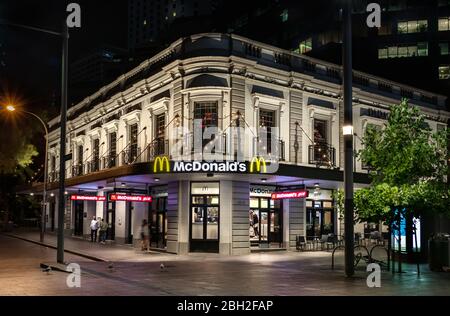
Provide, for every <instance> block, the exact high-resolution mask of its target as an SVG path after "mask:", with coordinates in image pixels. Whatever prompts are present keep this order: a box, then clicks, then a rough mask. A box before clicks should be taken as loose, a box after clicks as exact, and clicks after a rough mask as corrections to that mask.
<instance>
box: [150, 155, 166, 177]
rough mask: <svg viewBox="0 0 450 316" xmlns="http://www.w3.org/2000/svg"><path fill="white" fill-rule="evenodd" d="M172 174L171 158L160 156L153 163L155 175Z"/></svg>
mask: <svg viewBox="0 0 450 316" xmlns="http://www.w3.org/2000/svg"><path fill="white" fill-rule="evenodd" d="M157 172H170V164H169V158H167V157H166V156H158V157H156V158H155V161H154V162H153V173H157Z"/></svg>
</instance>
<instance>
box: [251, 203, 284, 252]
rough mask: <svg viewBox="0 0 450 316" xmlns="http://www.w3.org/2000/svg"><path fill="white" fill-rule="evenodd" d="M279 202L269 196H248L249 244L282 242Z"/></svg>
mask: <svg viewBox="0 0 450 316" xmlns="http://www.w3.org/2000/svg"><path fill="white" fill-rule="evenodd" d="M280 203H281V202H280V201H279V200H271V199H270V198H258V197H251V198H250V213H249V221H250V228H249V237H250V245H252V246H258V245H261V244H271V243H279V244H281V243H282V241H283V240H282V227H281V223H282V218H281V204H280Z"/></svg>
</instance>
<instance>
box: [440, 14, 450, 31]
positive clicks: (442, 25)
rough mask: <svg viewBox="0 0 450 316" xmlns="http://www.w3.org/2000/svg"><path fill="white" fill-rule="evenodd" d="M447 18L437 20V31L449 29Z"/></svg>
mask: <svg viewBox="0 0 450 316" xmlns="http://www.w3.org/2000/svg"><path fill="white" fill-rule="evenodd" d="M449 20H450V18H449V17H445V18H440V19H439V22H438V28H439V31H448V30H449V29H450V28H449V25H450V23H449Z"/></svg>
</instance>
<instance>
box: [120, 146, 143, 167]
mask: <svg viewBox="0 0 450 316" xmlns="http://www.w3.org/2000/svg"><path fill="white" fill-rule="evenodd" d="M140 152H141V150H140V148H139V147H137V146H136V145H131V146H130V147H129V148H127V149H126V150H124V151H123V152H122V165H129V164H132V163H133V162H135V161H136V159H137V158H138V155H139V154H140Z"/></svg>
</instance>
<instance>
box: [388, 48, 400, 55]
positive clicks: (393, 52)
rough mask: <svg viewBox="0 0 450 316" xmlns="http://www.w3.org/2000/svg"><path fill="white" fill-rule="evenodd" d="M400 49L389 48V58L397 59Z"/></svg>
mask: <svg viewBox="0 0 450 316" xmlns="http://www.w3.org/2000/svg"><path fill="white" fill-rule="evenodd" d="M397 50H398V47H397V46H391V47H389V48H388V56H389V58H396V57H398V52H397Z"/></svg>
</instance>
